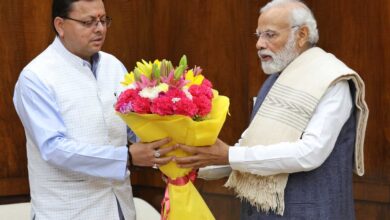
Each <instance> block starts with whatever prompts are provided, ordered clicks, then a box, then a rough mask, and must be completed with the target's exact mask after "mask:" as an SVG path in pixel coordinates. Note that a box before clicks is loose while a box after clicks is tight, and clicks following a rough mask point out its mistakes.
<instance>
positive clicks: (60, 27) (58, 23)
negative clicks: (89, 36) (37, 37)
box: [53, 17, 64, 38]
mask: <svg viewBox="0 0 390 220" xmlns="http://www.w3.org/2000/svg"><path fill="white" fill-rule="evenodd" d="M53 22H54V28H55V29H56V31H57V33H58V36H59V37H60V38H63V37H64V19H63V18H60V17H56V18H54V21H53Z"/></svg>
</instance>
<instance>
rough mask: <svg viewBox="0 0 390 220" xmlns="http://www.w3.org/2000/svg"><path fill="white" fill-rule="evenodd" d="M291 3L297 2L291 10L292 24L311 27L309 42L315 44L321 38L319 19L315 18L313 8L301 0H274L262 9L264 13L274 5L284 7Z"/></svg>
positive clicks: (261, 11)
mask: <svg viewBox="0 0 390 220" xmlns="http://www.w3.org/2000/svg"><path fill="white" fill-rule="evenodd" d="M291 4H296V5H297V7H292V10H291V18H290V19H291V25H292V26H303V25H304V26H306V27H307V28H308V29H309V43H310V44H311V45H312V46H314V45H315V44H316V43H317V42H318V39H319V35H318V29H317V21H316V19H315V18H314V15H313V13H312V12H311V10H310V9H309V8H308V7H307V6H306V5H305V4H304V3H303V2H302V1H300V0H273V1H271V2H269V3H268V4H266V5H265V6H264V7H263V8H261V9H260V13H263V12H265V11H267V10H269V9H271V8H274V7H283V6H287V5H291Z"/></svg>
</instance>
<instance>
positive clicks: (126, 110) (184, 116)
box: [115, 56, 229, 220]
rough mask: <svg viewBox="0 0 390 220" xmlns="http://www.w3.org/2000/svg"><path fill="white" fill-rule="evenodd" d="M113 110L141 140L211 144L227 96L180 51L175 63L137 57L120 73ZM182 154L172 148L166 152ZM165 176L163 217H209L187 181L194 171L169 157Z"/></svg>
mask: <svg viewBox="0 0 390 220" xmlns="http://www.w3.org/2000/svg"><path fill="white" fill-rule="evenodd" d="M122 84H123V86H124V88H123V91H122V92H121V93H120V94H119V96H118V100H117V102H116V104H115V110H116V111H117V112H118V114H119V116H120V117H121V118H122V119H123V120H124V121H125V122H126V123H127V125H128V126H129V127H130V128H131V129H132V130H133V132H134V133H135V134H136V135H137V136H138V137H139V138H140V139H141V141H143V142H152V141H156V140H159V139H163V138H166V137H170V138H171V139H172V142H171V143H170V144H167V145H166V146H165V147H167V146H171V145H173V144H176V143H181V144H186V145H191V146H199V147H202V146H206V145H211V144H213V143H214V142H215V141H216V139H217V137H218V134H219V132H220V130H221V128H222V125H223V123H224V121H225V118H226V114H227V111H228V107H229V99H228V98H227V97H224V96H219V95H218V92H217V91H216V90H213V89H212V84H211V83H210V81H208V80H207V79H206V78H205V77H204V76H203V75H202V69H201V68H200V67H194V68H193V69H189V68H188V66H187V59H186V57H185V56H183V57H182V59H181V60H180V63H179V66H177V67H173V65H172V63H171V62H170V61H167V60H162V61H159V60H156V61H154V62H153V63H152V62H146V61H144V60H143V61H142V62H137V67H136V68H135V69H134V71H132V72H130V73H128V74H126V76H125V79H124V81H123V82H122ZM172 155H174V156H176V157H182V156H188V155H187V153H185V152H184V151H182V150H180V149H177V150H175V151H172V152H170V153H169V154H168V156H172ZM160 170H161V171H162V172H163V173H164V174H165V175H166V176H167V180H168V181H167V189H166V193H165V197H164V200H163V204H162V218H163V219H204V220H206V219H214V217H213V215H212V214H211V212H210V210H209V209H208V207H207V205H206V204H205V203H204V201H203V199H202V198H201V196H200V195H199V193H198V192H197V191H196V189H195V187H194V186H193V184H192V181H193V180H194V178H195V177H196V173H195V172H193V171H191V169H188V168H185V169H184V168H179V167H177V166H176V164H175V163H174V162H170V163H168V164H167V165H164V166H161V167H160Z"/></svg>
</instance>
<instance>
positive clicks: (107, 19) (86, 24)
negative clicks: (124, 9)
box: [62, 16, 112, 28]
mask: <svg viewBox="0 0 390 220" xmlns="http://www.w3.org/2000/svg"><path fill="white" fill-rule="evenodd" d="M62 18H63V19H68V20H72V21H76V22H78V23H80V24H81V25H83V26H84V27H86V28H92V27H97V26H98V25H99V22H100V23H101V24H102V26H103V27H107V28H108V27H110V25H111V22H112V18H110V17H108V16H103V17H101V18H94V19H91V20H87V21H81V20H78V19H74V18H70V17H62Z"/></svg>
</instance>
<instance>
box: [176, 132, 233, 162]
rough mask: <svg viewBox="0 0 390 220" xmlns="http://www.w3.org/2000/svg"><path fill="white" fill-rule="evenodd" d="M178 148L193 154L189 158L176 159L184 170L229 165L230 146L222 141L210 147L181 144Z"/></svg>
mask: <svg viewBox="0 0 390 220" xmlns="http://www.w3.org/2000/svg"><path fill="white" fill-rule="evenodd" d="M178 147H179V148H180V149H182V150H183V151H185V152H188V153H190V154H192V155H191V156H188V157H180V158H178V157H176V158H174V161H175V162H176V163H177V164H178V165H179V167H183V168H191V167H192V168H194V169H198V168H201V167H205V166H208V165H226V164H229V145H227V144H225V143H224V142H223V141H221V140H220V139H217V141H216V142H215V143H214V144H213V145H211V146H209V147H190V146H187V145H183V144H179V145H178Z"/></svg>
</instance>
